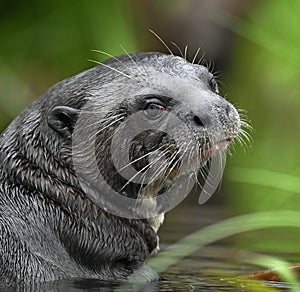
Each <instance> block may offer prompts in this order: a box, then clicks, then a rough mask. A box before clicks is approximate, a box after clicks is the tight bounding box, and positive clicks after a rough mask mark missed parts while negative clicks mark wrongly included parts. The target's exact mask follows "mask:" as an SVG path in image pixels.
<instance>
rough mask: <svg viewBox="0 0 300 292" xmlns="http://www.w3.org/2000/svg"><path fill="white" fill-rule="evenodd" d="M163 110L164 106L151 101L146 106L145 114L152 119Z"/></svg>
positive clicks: (158, 115)
mask: <svg viewBox="0 0 300 292" xmlns="http://www.w3.org/2000/svg"><path fill="white" fill-rule="evenodd" d="M165 110H166V107H165V106H163V105H161V104H157V103H153V102H152V103H149V104H148V105H147V106H146V108H145V114H146V115H147V116H149V117H150V118H152V119H156V118H158V117H160V116H161V115H162V113H163V112H164V111H165Z"/></svg>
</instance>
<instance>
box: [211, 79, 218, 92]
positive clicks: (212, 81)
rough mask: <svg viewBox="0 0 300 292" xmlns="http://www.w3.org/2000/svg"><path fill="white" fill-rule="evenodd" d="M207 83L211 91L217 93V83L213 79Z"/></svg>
mask: <svg viewBox="0 0 300 292" xmlns="http://www.w3.org/2000/svg"><path fill="white" fill-rule="evenodd" d="M208 83H209V87H210V89H211V90H212V91H214V92H216V93H219V88H218V84H217V81H216V79H215V78H214V77H211V78H210V79H209V81H208Z"/></svg>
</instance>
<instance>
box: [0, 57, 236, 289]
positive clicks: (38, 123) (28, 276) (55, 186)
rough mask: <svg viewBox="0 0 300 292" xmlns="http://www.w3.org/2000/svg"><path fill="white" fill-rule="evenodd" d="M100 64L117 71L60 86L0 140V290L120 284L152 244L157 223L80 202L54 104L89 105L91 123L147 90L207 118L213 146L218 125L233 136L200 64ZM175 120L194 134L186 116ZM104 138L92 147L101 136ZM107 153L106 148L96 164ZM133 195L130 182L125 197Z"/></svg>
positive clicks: (66, 135)
mask: <svg viewBox="0 0 300 292" xmlns="http://www.w3.org/2000/svg"><path fill="white" fill-rule="evenodd" d="M134 62H135V63H136V65H135V64H134ZM104 64H105V65H106V66H110V67H112V68H115V70H113V69H111V68H107V67H104V66H103V65H99V66H96V67H95V68H92V69H90V70H87V71H85V72H83V73H80V74H78V75H76V76H74V77H71V78H68V79H66V80H64V81H61V82H59V83H58V84H56V85H54V86H53V87H52V88H50V89H49V90H48V91H47V92H46V93H45V94H44V95H43V96H41V97H40V98H39V99H38V100H36V101H35V102H34V103H33V104H32V105H31V106H29V107H28V108H27V109H25V110H24V112H23V113H21V114H20V115H19V116H18V117H17V118H16V119H15V120H14V121H13V122H12V123H11V124H10V125H9V126H8V128H7V129H6V130H5V131H4V132H3V133H2V135H1V136H0V285H15V284H19V283H30V282H43V281H53V280H57V279H63V278H75V277H78V278H98V279H127V278H128V276H129V275H131V274H132V273H133V271H134V270H135V269H137V268H139V267H140V266H142V265H143V263H144V261H145V259H146V258H147V256H148V255H149V254H150V253H151V252H152V251H153V250H154V249H155V248H156V247H157V234H156V231H157V229H158V226H159V224H158V225H157V222H155V223H153V222H152V221H151V220H142V219H140V220H133V219H126V218H121V217H117V216H114V215H111V214H109V213H107V212H105V211H104V210H102V209H101V208H99V207H97V206H96V205H95V204H94V202H93V201H92V200H90V198H89V197H88V196H87V195H86V192H87V191H88V190H83V189H82V187H81V185H80V184H79V182H78V178H77V177H76V173H75V171H74V168H73V165H72V159H71V157H70V149H71V141H70V135H71V134H72V133H71V132H70V131H64V130H65V129H64V128H62V129H61V132H58V131H55V129H56V127H59V125H56V124H55V116H54V120H53V123H52V120H51V114H52V115H53V109H54V108H55V107H57V106H66V107H70V108H73V109H74V110H75V111H74V115H76V111H77V110H78V111H79V112H80V110H81V109H82V108H83V106H84V105H86V104H87V101H89V103H91V104H92V106H91V108H89V110H91V111H96V112H97V114H99V120H102V119H103V120H105V118H106V116H107V113H109V112H113V111H119V112H121V113H123V114H124V117H125V118H126V115H128V114H130V111H131V106H132V107H134V106H136V105H135V102H136V101H135V96H136V95H141V94H151V93H153V94H154V93H155V94H156V95H158V94H159V95H162V96H170V97H172V96H174V97H175V98H176V99H180V100H181V101H182V104H183V105H184V104H186V105H189V106H190V107H191V108H193V109H194V111H195V112H196V114H197V115H198V116H200V118H201V119H204V120H205V119H206V120H208V123H209V125H210V126H209V127H208V132H209V133H210V135H211V136H213V137H214V138H216V139H217V138H218V137H217V136H218V133H221V130H220V128H223V130H224V127H225V132H226V133H229V134H230V135H231V136H232V137H231V138H233V137H234V136H236V135H237V133H238V131H239V128H240V121H239V117H238V114H237V112H236V111H235V109H234V108H233V107H232V106H231V105H230V104H229V103H228V102H227V101H225V100H224V99H223V98H222V97H220V96H219V95H218V93H217V92H215V91H214V90H213V89H212V88H210V85H209V78H210V77H211V75H210V74H209V72H208V71H207V69H206V68H205V67H203V66H200V65H192V64H190V63H188V62H186V61H185V60H183V59H182V58H179V57H174V56H169V55H164V54H160V53H141V54H138V55H132V56H131V57H129V56H121V57H118V58H117V59H110V60H109V61H106V62H105V63H104ZM116 71H120V72H119V73H118V72H116ZM199 90H200V91H201V92H202V93H203V92H204V93H205V94H206V93H207V98H209V99H210V103H209V104H208V103H207V102H206V101H205V100H199V99H198V100H197V94H198V91H199ZM91 101H92V102H91ZM212 104H213V106H212ZM180 107H182V105H179V106H178V108H180ZM228 107H230V110H231V113H230V114H229V115H228V114H226V113H225V112H226V109H227V110H228ZM174 108H176V107H174ZM182 115H183V118H184V119H186V120H189V123H190V124H191V127H192V128H193V131H194V132H195V133H196V132H197V131H198V130H197V129H196V126H197V125H196V126H195V122H194V121H193V116H190V115H191V112H190V110H186V111H183V113H182ZM194 115H195V113H194ZM51 123H52V124H51ZM120 123H121V122H120ZM120 123H119V124H120ZM117 126H118V125H116V127H117ZM198 128H199V127H198ZM70 129H71V128H70ZM68 130H69V129H68ZM199 131H200V130H199ZM201 131H203V129H202V130H201ZM201 133H202V132H201ZM202 134H203V133H202ZM202 134H201V135H202ZM103 135H104V137H101V135H100V136H99V143H100V144H101V141H103V139H104V138H105V137H107V135H108V133H106V132H104V133H103ZM201 135H200V136H201ZM187 138H188V137H186V136H184V135H183V139H187ZM190 138H191V137H189V139H190ZM142 140H144V141H146V139H142ZM141 143H142V142H141ZM150 144H151V141H148V142H147V145H150ZM149 147H150V146H149ZM106 155H107V152H106V148H105V149H104V150H103V151H101V152H100V153H99V161H102V160H101V159H104V158H105V157H106ZM103 157H104V158H103ZM101 165H103V168H104V171H106V172H107V176H108V177H111V174H112V172H113V170H112V169H111V168H110V165H109V164H108V165H106V164H105V161H104V160H103V162H101ZM112 180H113V182H112V184H117V182H116V180H115V179H114V178H112ZM138 190H139V189H135V187H134V185H130V186H128V188H127V189H126V192H125V195H128V196H131V195H133V196H134V194H135V195H136V194H137V192H138ZM145 278H147V277H146V276H145Z"/></svg>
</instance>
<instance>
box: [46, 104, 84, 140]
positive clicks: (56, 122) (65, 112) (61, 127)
mask: <svg viewBox="0 0 300 292" xmlns="http://www.w3.org/2000/svg"><path fill="white" fill-rule="evenodd" d="M79 113H80V110H78V109H75V108H71V107H68V106H56V107H55V108H53V109H52V111H51V112H50V114H49V116H48V125H49V127H50V128H52V129H53V130H54V131H56V132H57V133H58V134H60V135H61V136H63V137H65V138H67V139H70V138H71V135H72V133H73V130H74V127H75V123H76V121H77V118H78V115H79Z"/></svg>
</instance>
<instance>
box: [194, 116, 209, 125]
mask: <svg viewBox="0 0 300 292" xmlns="http://www.w3.org/2000/svg"><path fill="white" fill-rule="evenodd" d="M193 121H194V123H195V124H196V125H197V126H198V127H207V126H208V125H209V124H210V118H209V117H208V115H207V114H201V115H200V114H198V115H194V117H193Z"/></svg>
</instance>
